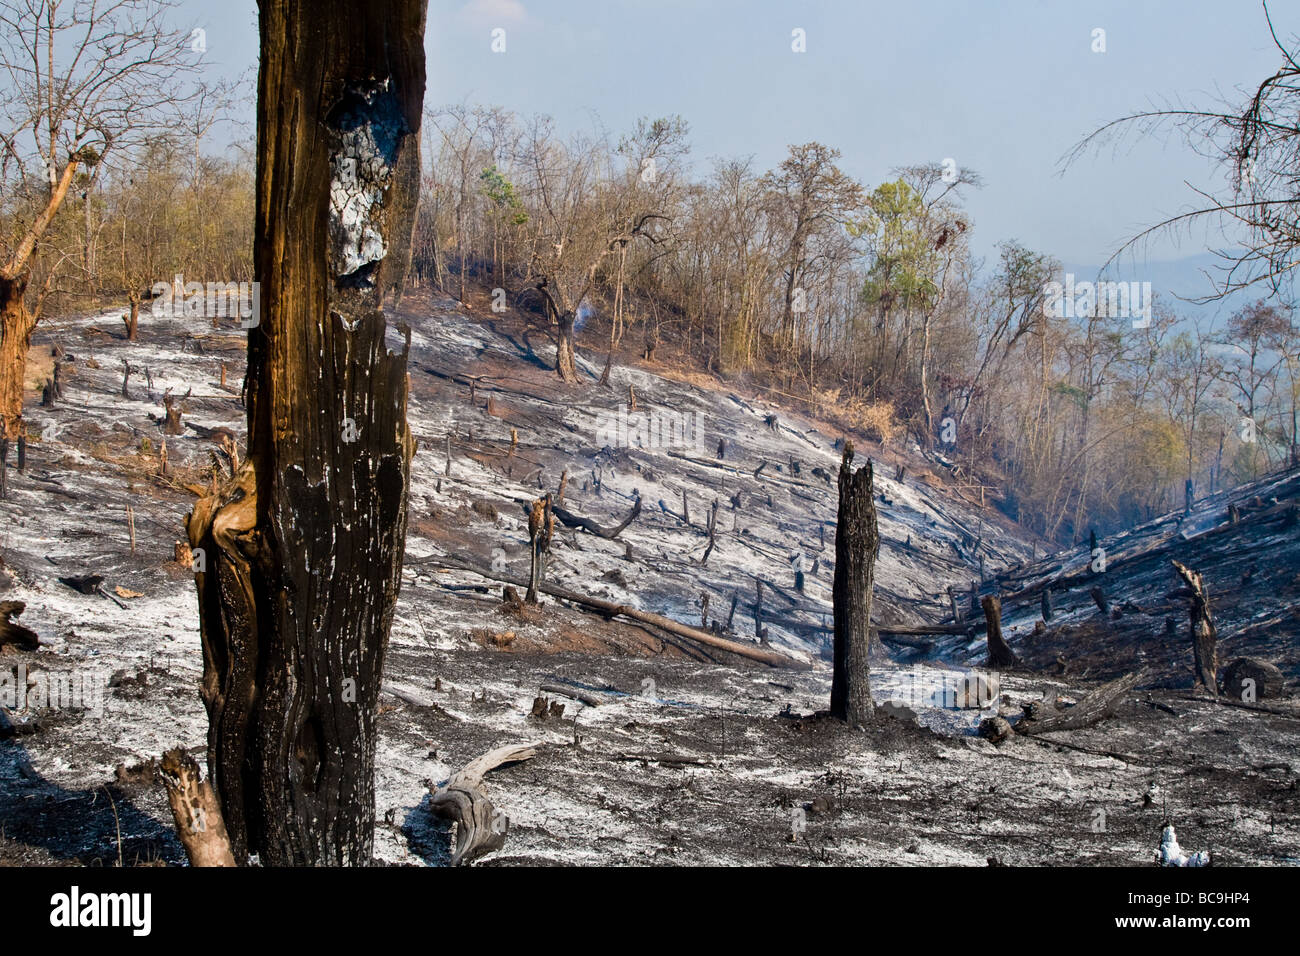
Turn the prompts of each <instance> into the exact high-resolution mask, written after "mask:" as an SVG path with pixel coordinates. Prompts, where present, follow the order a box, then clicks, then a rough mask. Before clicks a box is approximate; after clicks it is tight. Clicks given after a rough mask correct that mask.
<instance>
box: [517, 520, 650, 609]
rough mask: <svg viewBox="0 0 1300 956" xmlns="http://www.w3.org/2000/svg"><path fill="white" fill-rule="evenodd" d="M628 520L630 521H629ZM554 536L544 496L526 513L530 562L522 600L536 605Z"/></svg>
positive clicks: (553, 525)
mask: <svg viewBox="0 0 1300 956" xmlns="http://www.w3.org/2000/svg"><path fill="white" fill-rule="evenodd" d="M629 520H630V519H629ZM554 534H555V513H554V512H553V511H552V510H551V496H550V495H544V496H542V497H541V498H538V499H537V500H536V501H534V502H533V506H532V508H531V509H530V510H529V512H528V547H529V554H530V556H531V562H530V564H529V567H528V593H527V595H525V597H524V600H525V601H527V602H528V603H529V604H536V603H537V592H538V591H539V590H540V589H541V586H542V578H544V577H545V576H546V556H547V555H548V554H550V551H551V537H552V536H553V535H554Z"/></svg>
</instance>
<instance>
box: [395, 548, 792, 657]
mask: <svg viewBox="0 0 1300 956" xmlns="http://www.w3.org/2000/svg"><path fill="white" fill-rule="evenodd" d="M422 564H437V565H439V566H440V567H444V568H455V569H457V570H461V571H469V572H471V573H473V574H478V575H480V576H482V577H485V578H487V579H488V580H490V581H499V582H501V583H502V584H510V585H513V586H515V587H527V586H528V585H527V582H523V581H518V580H516V579H514V578H510V577H506V576H504V575H501V574H498V573H496V572H495V571H492V570H490V569H488V568H485V567H483V566H481V565H476V564H471V563H469V562H466V561H463V560H460V561H457V560H452V559H443V558H418V559H415V560H412V561H408V562H407V565H408V566H416V565H422ZM538 590H539V591H540V592H541V593H542V594H547V595H550V596H551V597H553V598H559V599H560V600H561V601H567V602H569V603H570V604H575V605H577V606H578V607H580V608H584V609H587V610H591V611H596V612H598V613H600V614H601V615H602V616H604V617H607V618H614V617H626V618H630V619H631V620H634V621H639V622H641V623H642V624H649V625H652V626H653V627H657V628H659V629H660V630H664V631H667V632H668V633H669V634H674V635H676V636H677V637H683V638H686V639H687V640H688V641H693V642H695V643H697V644H704V645H707V646H708V647H713V648H717V649H718V650H721V651H727V652H729V653H732V654H737V655H739V656H740V657H745V658H748V659H750V660H754V661H758V662H760V663H762V664H766V665H767V666H768V667H784V668H789V669H792V670H809V669H810V668H811V666H812V665H811V664H809V663H808V662H807V661H802V660H799V659H798V658H793V657H787V656H786V655H784V654H779V653H777V652H775V651H768V650H764V649H762V648H759V647H754V646H753V645H752V644H742V643H740V642H738V641H730V640H727V639H726V638H722V637H718V636H717V635H716V634H710V633H709V632H708V631H702V630H700V629H699V628H697V627H691V626H690V625H687V624H682V623H681V622H680V621H674V620H673V619H672V618H670V617H665V616H664V615H662V614H655V613H654V612H652V611H643V610H641V609H640V608H634V607H628V606H627V605H625V604H616V603H614V602H613V601H603V600H601V599H599V598H594V597H588V596H587V595H585V594H579V593H577V592H576V591H571V590H569V589H568V588H562V587H557V586H555V585H553V584H545V583H543V584H540V585H539V586H538Z"/></svg>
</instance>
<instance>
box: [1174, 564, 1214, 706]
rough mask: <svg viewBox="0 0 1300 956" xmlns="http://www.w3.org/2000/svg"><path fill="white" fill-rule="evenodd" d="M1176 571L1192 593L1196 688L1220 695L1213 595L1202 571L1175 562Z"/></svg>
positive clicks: (1193, 662)
mask: <svg viewBox="0 0 1300 956" xmlns="http://www.w3.org/2000/svg"><path fill="white" fill-rule="evenodd" d="M1173 565H1174V570H1175V571H1177V572H1178V576H1179V577H1180V578H1182V579H1183V582H1184V583H1185V584H1186V585H1187V587H1188V589H1189V590H1190V591H1191V599H1190V602H1189V604H1188V607H1187V616H1188V618H1189V619H1190V621H1191V625H1192V664H1193V667H1194V669H1195V671H1196V683H1195V686H1197V687H1204V688H1205V689H1206V690H1208V691H1209V692H1210V693H1211V694H1214V695H1215V696H1218V693H1219V660H1218V651H1217V649H1216V642H1217V631H1216V630H1215V627H1214V618H1213V617H1212V616H1211V615H1210V594H1209V592H1208V591H1207V590H1206V588H1205V581H1204V579H1203V578H1202V577H1201V573H1200V572H1199V571H1193V570H1192V569H1191V568H1189V567H1186V566H1184V565H1182V564H1179V563H1178V562H1177V561H1175V562H1173Z"/></svg>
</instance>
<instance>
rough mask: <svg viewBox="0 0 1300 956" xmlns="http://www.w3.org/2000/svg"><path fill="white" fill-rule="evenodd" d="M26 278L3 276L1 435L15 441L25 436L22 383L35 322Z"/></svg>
mask: <svg viewBox="0 0 1300 956" xmlns="http://www.w3.org/2000/svg"><path fill="white" fill-rule="evenodd" d="M26 292H27V275H26V274H23V275H19V276H17V277H15V278H13V279H8V278H5V277H4V276H0V436H3V437H4V438H7V439H8V440H9V441H11V442H16V441H17V440H18V437H19V436H20V435H22V434H23V381H24V379H25V378H26V377H27V352H28V350H29V349H30V348H31V344H32V329H33V328H34V327H35V325H36V323H35V322H34V321H32V317H31V314H30V313H29V312H28V311H27V305H26V303H25V302H24V300H23V296H24V295H25V294H26Z"/></svg>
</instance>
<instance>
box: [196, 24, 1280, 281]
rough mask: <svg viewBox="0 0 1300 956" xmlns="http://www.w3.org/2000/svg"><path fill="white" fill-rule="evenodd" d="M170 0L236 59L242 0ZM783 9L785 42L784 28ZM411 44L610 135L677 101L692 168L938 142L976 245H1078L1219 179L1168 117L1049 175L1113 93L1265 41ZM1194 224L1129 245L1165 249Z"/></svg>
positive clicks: (486, 86)
mask: <svg viewBox="0 0 1300 956" xmlns="http://www.w3.org/2000/svg"><path fill="white" fill-rule="evenodd" d="M357 8H358V16H364V12H363V11H364V9H365V4H364V2H359V3H358V4H357ZM1270 9H1271V11H1272V14H1273V21H1274V24H1275V26H1276V27H1277V29H1278V33H1279V35H1280V36H1282V37H1283V38H1284V39H1285V38H1288V37H1290V36H1292V35H1294V34H1296V33H1298V32H1300V3H1297V2H1295V0H1285V2H1284V0H1274V2H1273V3H1271V5H1270ZM181 10H182V13H183V15H185V16H191V17H193V19H194V24H195V25H196V26H202V27H203V28H205V29H206V31H207V45H208V50H207V53H206V54H205V55H204V56H205V62H207V63H208V64H209V65H210V68H211V69H213V70H214V71H218V72H224V71H234V72H237V71H238V70H239V69H241V68H244V67H247V66H250V65H252V64H253V63H254V62H255V60H256V50H257V35H256V26H255V21H256V12H255V5H254V3H253V2H252V0H236V2H226V0H222V2H209V0H185V2H184V3H183V4H182V7H181ZM494 28H502V29H504V30H505V31H506V32H505V45H506V49H505V52H504V53H494V52H493V51H492V49H491V46H492V30H493V29H494ZM795 28H801V29H802V30H804V31H805V33H806V38H807V39H806V44H807V51H806V52H804V53H796V52H793V51H792V49H791V44H792V37H791V31H792V30H794V29H795ZM1096 28H1102V29H1104V30H1105V44H1106V50H1105V52H1104V53H1097V52H1093V49H1092V47H1093V44H1094V40H1093V31H1094V29H1096ZM426 45H427V50H428V76H429V85H428V93H427V103H428V104H429V105H441V104H445V103H453V102H468V103H470V104H480V103H481V104H491V105H500V106H504V107H507V108H509V109H512V110H515V111H518V112H520V113H524V114H528V113H534V112H545V113H549V114H551V115H552V116H554V117H555V118H556V120H557V121H558V123H559V125H560V128H561V129H562V130H571V129H575V128H582V129H588V130H590V129H592V128H593V127H595V126H596V124H599V125H600V126H603V127H604V128H605V129H606V130H608V131H610V132H611V133H612V134H613V135H615V136H617V134H619V133H620V132H622V131H624V130H626V129H627V128H628V127H629V126H630V125H631V124H632V123H633V121H634V120H635V119H636V118H637V117H638V116H662V115H667V114H671V113H679V114H681V115H682V116H683V117H684V118H685V119H686V120H687V122H688V123H689V124H690V126H691V142H692V157H693V159H694V161H695V162H696V164H697V168H699V169H700V170H704V169H706V168H707V163H708V161H709V160H710V159H711V158H712V157H715V156H738V155H739V156H743V155H750V154H752V155H753V156H754V159H755V163H756V165H757V166H758V168H760V169H766V168H769V167H771V166H772V165H775V164H776V163H777V162H779V161H780V160H781V158H782V157H783V156H784V155H785V152H786V147H787V146H788V145H789V144H791V143H802V142H806V141H809V140H819V141H821V142H823V143H826V144H828V145H831V146H834V147H836V148H838V149H839V150H841V151H842V152H843V157H842V160H841V165H842V166H843V168H844V169H845V170H846V171H847V172H849V173H850V174H852V175H853V176H855V177H857V178H859V179H860V180H862V181H863V182H864V183H866V184H867V185H868V186H874V185H876V184H878V183H880V182H881V181H883V180H885V179H886V178H887V177H888V176H889V173H890V170H891V169H892V168H894V167H896V166H899V165H904V164H910V163H919V162H927V161H933V162H942V161H943V160H944V159H945V158H949V157H951V158H953V159H955V160H956V161H957V163H959V164H960V165H962V166H966V167H970V168H973V169H975V170H976V171H978V172H979V173H980V174H981V175H982V176H983V178H984V182H985V186H984V188H983V189H982V190H979V191H976V192H972V193H970V194H969V199H968V208H969V210H970V212H971V216H972V218H973V220H974V223H975V234H974V243H975V248H976V249H977V251H979V252H980V253H982V254H988V253H989V252H990V251H991V250H992V249H993V247H994V245H995V244H996V243H997V242H998V241H1000V240H1003V239H1008V238H1016V239H1018V240H1020V241H1021V242H1024V243H1025V244H1027V245H1029V246H1030V247H1031V248H1034V249H1037V250H1041V251H1044V252H1049V253H1051V254H1053V255H1055V256H1056V257H1057V258H1059V259H1061V260H1063V261H1065V262H1067V263H1093V264H1096V263H1100V262H1102V261H1103V260H1105V259H1106V258H1107V257H1108V256H1109V254H1110V253H1111V252H1112V251H1114V250H1115V248H1116V247H1117V246H1118V245H1119V244H1120V243H1121V242H1122V241H1123V240H1124V239H1125V238H1127V237H1128V236H1130V235H1132V234H1133V233H1134V232H1136V231H1137V230H1139V229H1140V228H1141V227H1143V226H1146V225H1150V224H1153V223H1155V222H1157V221H1159V220H1160V219H1161V218H1163V217H1165V216H1168V215H1171V214H1174V213H1176V212H1179V211H1182V210H1184V209H1185V208H1187V207H1188V206H1189V204H1190V203H1191V202H1192V201H1193V199H1194V196H1193V194H1192V193H1191V191H1190V189H1189V188H1188V187H1187V186H1186V185H1185V184H1184V180H1187V181H1189V182H1191V183H1192V184H1194V185H1199V186H1203V187H1210V188H1217V187H1218V186H1219V185H1220V184H1221V183H1222V182H1223V179H1222V175H1223V174H1222V173H1221V172H1219V171H1216V170H1215V169H1214V168H1213V167H1211V166H1210V165H1209V164H1207V163H1206V162H1205V161H1204V160H1202V159H1200V158H1199V157H1197V156H1195V155H1193V154H1191V153H1190V152H1189V151H1188V150H1187V149H1186V147H1185V146H1184V145H1183V143H1182V141H1181V140H1180V139H1179V138H1178V137H1176V136H1171V137H1167V138H1165V139H1164V140H1162V141H1155V140H1149V141H1139V140H1137V139H1133V140H1131V141H1130V142H1128V143H1126V144H1125V145H1124V146H1123V147H1122V148H1121V149H1120V150H1119V151H1118V152H1114V151H1111V150H1107V151H1105V152H1104V153H1102V154H1100V155H1096V154H1090V155H1088V156H1087V157H1085V158H1084V159H1083V160H1082V161H1080V162H1078V163H1076V164H1075V165H1073V166H1072V167H1071V168H1070V169H1069V170H1067V171H1066V172H1065V174H1064V176H1062V175H1061V170H1060V166H1059V160H1060V159H1061V157H1062V155H1063V154H1064V153H1065V152H1066V151H1067V150H1068V149H1069V148H1070V147H1071V146H1072V145H1073V144H1074V143H1075V142H1077V141H1078V140H1079V139H1080V138H1082V137H1083V136H1084V135H1085V134H1087V133H1088V132H1090V131H1091V130H1092V129H1094V128H1095V127H1096V126H1098V125H1099V124H1101V123H1103V122H1105V121H1107V120H1110V119H1114V118H1117V117H1119V116H1121V115H1123V114H1125V113H1127V112H1129V111H1133V110H1139V109H1144V108H1148V107H1150V106H1152V105H1158V104H1169V103H1174V102H1181V103H1183V104H1185V105H1191V104H1194V105H1209V104H1212V103H1214V102H1215V101H1216V100H1217V98H1218V97H1220V96H1224V95H1226V96H1227V97H1228V98H1230V99H1232V100H1233V101H1235V100H1237V99H1238V96H1237V94H1236V92H1235V90H1236V88H1238V87H1241V86H1244V85H1251V86H1252V88H1253V85H1254V84H1256V83H1258V81H1259V80H1261V79H1262V78H1264V77H1265V76H1267V75H1268V74H1270V73H1271V72H1272V71H1273V70H1274V69H1276V67H1277V65H1278V63H1279V54H1278V53H1277V51H1276V50H1275V48H1274V47H1273V46H1272V43H1271V40H1270V38H1269V34H1268V29H1267V24H1266V22H1265V20H1264V15H1263V11H1262V9H1261V7H1260V4H1259V3H1258V2H1257V0H1217V2H1216V0H1116V2H1103V0H1071V2H1066V0H1053V2H1048V0H997V2H992V0H989V2H976V0H967V2H961V0H933V2H892V3H879V2H870V0H859V2H853V0H822V2H805V3H790V2H775V0H766V2H754V0H749V2H745V0H716V2H709V0H695V2H687V0H430V6H429V29H428V35H427V38H426ZM1205 241H1206V237H1205V236H1204V235H1203V234H1197V235H1194V236H1192V237H1184V239H1183V241H1182V244H1181V246H1175V245H1173V244H1172V243H1170V242H1167V241H1164V242H1158V243H1156V244H1155V245H1153V246H1152V247H1151V249H1150V252H1149V255H1150V258H1151V259H1153V260H1159V259H1173V258H1182V257H1185V256H1190V255H1193V254H1195V253H1198V252H1200V251H1202V250H1203V249H1204V246H1205ZM1139 268H1140V264H1139Z"/></svg>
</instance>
